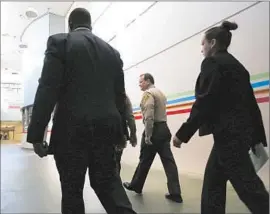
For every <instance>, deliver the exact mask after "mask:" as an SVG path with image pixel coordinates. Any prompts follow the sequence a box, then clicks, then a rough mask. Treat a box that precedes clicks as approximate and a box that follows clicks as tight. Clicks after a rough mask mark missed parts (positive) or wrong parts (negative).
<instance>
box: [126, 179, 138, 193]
mask: <svg viewBox="0 0 270 214" xmlns="http://www.w3.org/2000/svg"><path fill="white" fill-rule="evenodd" d="M123 186H124V187H125V188H126V189H127V190H130V191H134V192H136V193H137V194H141V193H142V191H138V190H136V189H134V188H132V186H131V185H130V183H129V182H124V183H123Z"/></svg>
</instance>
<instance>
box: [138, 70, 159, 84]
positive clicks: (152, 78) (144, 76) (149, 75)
mask: <svg viewBox="0 0 270 214" xmlns="http://www.w3.org/2000/svg"><path fill="white" fill-rule="evenodd" d="M140 76H143V79H144V80H145V81H147V80H149V81H150V82H151V83H152V84H153V85H154V84H155V80H154V77H153V76H152V74H150V73H145V74H141V75H140Z"/></svg>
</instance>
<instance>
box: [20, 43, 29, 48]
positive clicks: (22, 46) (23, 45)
mask: <svg viewBox="0 0 270 214" xmlns="http://www.w3.org/2000/svg"><path fill="white" fill-rule="evenodd" d="M19 48H28V45H27V44H26V43H20V44H19Z"/></svg>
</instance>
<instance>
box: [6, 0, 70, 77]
mask: <svg viewBox="0 0 270 214" xmlns="http://www.w3.org/2000/svg"><path fill="white" fill-rule="evenodd" d="M72 5H73V2H2V1H1V76H2V75H5V74H7V73H8V74H10V73H19V72H20V70H21V65H22V62H21V61H22V53H23V49H20V48H19V44H20V36H21V34H22V33H23V30H24V29H25V28H26V26H27V25H28V24H29V23H30V22H31V21H33V19H29V18H27V17H26V15H25V12H26V11H27V9H28V8H33V9H34V10H35V11H36V12H37V14H38V16H40V15H42V14H44V13H46V12H47V11H48V9H49V10H50V12H52V13H55V14H57V15H61V16H65V15H66V14H67V13H68V12H69V10H70V8H71V6H72Z"/></svg>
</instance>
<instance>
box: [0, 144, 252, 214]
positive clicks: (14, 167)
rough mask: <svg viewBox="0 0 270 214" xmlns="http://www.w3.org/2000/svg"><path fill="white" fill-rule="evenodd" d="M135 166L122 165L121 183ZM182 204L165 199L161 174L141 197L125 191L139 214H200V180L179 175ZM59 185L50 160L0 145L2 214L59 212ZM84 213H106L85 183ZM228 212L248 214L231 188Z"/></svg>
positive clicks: (152, 173) (150, 180) (151, 177)
mask: <svg viewBox="0 0 270 214" xmlns="http://www.w3.org/2000/svg"><path fill="white" fill-rule="evenodd" d="M134 169H135V166H127V165H125V164H123V165H122V180H123V181H129V179H130V178H131V177H132V175H133V172H134ZM180 180H181V187H182V192H183V199H184V203H183V204H181V205H179V204H176V203H173V202H170V201H167V200H166V199H165V198H164V194H165V193H166V191H167V190H166V179H165V175H164V173H163V171H158V170H157V171H155V170H151V171H150V173H149V176H148V179H147V181H146V185H145V188H144V192H143V193H144V194H143V195H142V196H139V195H136V194H134V193H132V192H128V196H129V198H130V200H131V202H132V204H133V207H134V209H135V211H137V212H138V213H199V210H200V194H201V188H202V180H199V179H194V178H190V177H188V176H185V175H180ZM60 199H61V194H60V185H59V179H58V174H57V171H56V168H55V165H54V160H53V157H48V158H44V159H40V158H38V157H37V156H36V155H35V154H34V153H33V152H32V151H30V150H25V149H21V148H20V146H19V145H16V144H15V145H14V144H13V145H9V144H2V145H1V213H60ZM84 199H85V204H86V212H87V213H105V211H104V209H103V207H102V206H101V204H100V202H99V201H98V199H97V197H96V196H95V193H94V192H93V191H92V189H91V187H90V185H89V181H87V182H86V184H85V192H84ZM227 213H249V212H248V210H247V209H246V207H245V206H244V205H243V204H242V202H241V201H240V200H239V199H238V197H237V195H236V193H235V192H234V190H233V189H231V188H228V194H227Z"/></svg>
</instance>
